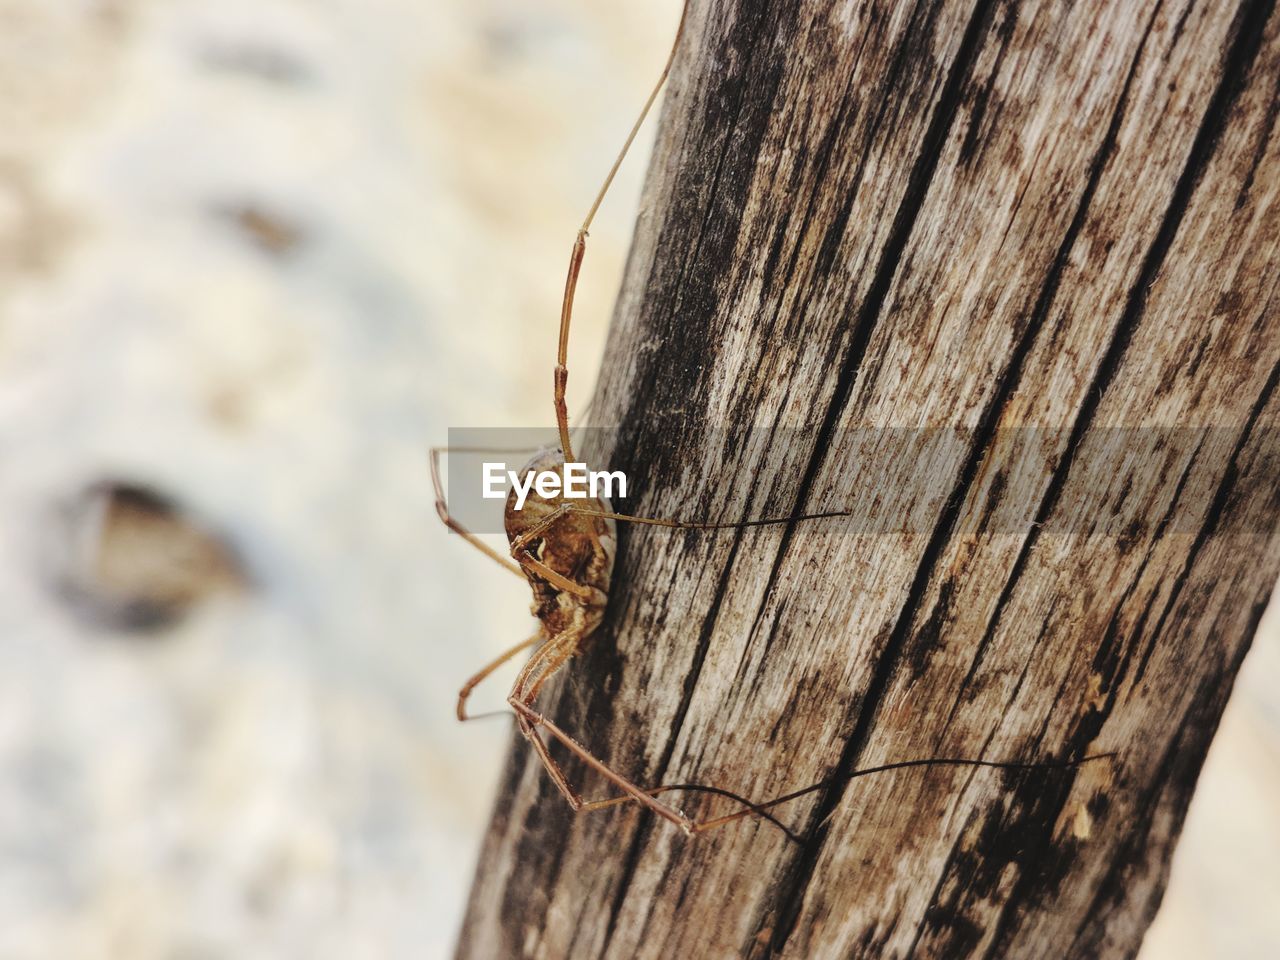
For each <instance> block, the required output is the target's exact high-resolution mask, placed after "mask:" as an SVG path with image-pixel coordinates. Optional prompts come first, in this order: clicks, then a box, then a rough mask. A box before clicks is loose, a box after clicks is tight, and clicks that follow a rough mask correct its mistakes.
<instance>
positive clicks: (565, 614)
mask: <svg viewBox="0 0 1280 960" xmlns="http://www.w3.org/2000/svg"><path fill="white" fill-rule="evenodd" d="M686 12H687V11H686ZM685 15H686V14H685V13H681V16H680V25H679V27H678V28H677V30H676V37H675V42H674V43H673V44H672V47H671V52H670V54H669V55H668V56H667V61H666V64H665V65H664V66H663V68H662V73H661V75H660V76H659V77H658V82H657V83H656V84H654V87H653V90H652V91H651V92H650V93H649V97H648V99H647V100H646V101H645V103H644V107H643V108H642V109H641V110H640V115H639V117H637V118H636V122H635V123H634V125H633V126H632V127H631V132H630V133H629V134H628V135H627V139H626V142H625V143H624V144H623V145H622V149H621V151H619V153H618V156H617V158H616V159H615V160H614V162H613V166H612V167H611V168H610V170H609V174H608V176H606V177H605V180H604V183H603V185H602V186H601V187H600V190H599V192H598V193H597V194H596V198H595V201H594V202H593V203H592V204H591V209H590V210H589V211H588V212H587V216H586V219H585V220H583V222H582V226H581V227H580V228H579V229H578V235H577V237H576V239H575V240H574V242H573V251H572V253H571V254H570V257H569V272H568V276H567V278H566V280H565V288H564V300H563V302H562V305H561V310H560V340H559V349H558V353H557V357H556V367H555V379H554V404H555V412H556V426H557V428H558V430H559V434H560V446H559V448H551V449H546V450H542V451H540V452H539V453H538V454H536V455H535V456H534V458H533V459H532V460H530V461H529V462H528V463H527V464H526V465H525V466H524V467H523V468H522V470H521V477H522V478H527V476H528V474H529V473H530V472H543V471H547V470H554V471H558V472H561V473H563V471H564V465H565V463H566V462H574V459H573V446H572V442H571V440H570V436H569V413H568V408H567V406H566V403H565V385H566V384H567V382H568V379H569V370H568V366H567V362H568V350H569V322H570V319H571V316H572V313H573V300H574V293H575V291H576V289H577V285H578V274H579V272H580V271H581V269H582V258H583V255H584V254H585V253H586V248H587V232H588V231H589V230H590V228H591V222H592V220H594V219H595V215H596V212H597V211H598V210H599V209H600V204H601V203H602V202H603V201H604V198H605V195H606V194H607V193H608V192H609V187H610V186H611V185H612V184H613V179H614V177H615V176H616V175H617V172H618V168H619V167H620V166H621V165H622V161H623V159H624V158H625V157H626V155H627V152H628V151H629V150H630V149H631V144H632V142H633V141H634V140H635V137H636V134H637V133H638V132H639V130H640V126H641V125H642V124H643V123H644V120H645V117H647V116H648V114H649V110H650V108H651V107H652V106H653V103H654V101H655V100H656V99H657V97H658V93H659V91H660V90H661V89H662V86H663V84H664V83H665V82H666V79H667V76H668V74H669V73H670V72H671V65H672V63H673V62H674V60H675V55H676V51H677V49H678V48H679V45H680V39H681V37H682V35H683V33H684V23H685ZM446 452H448V451H447V449H445V448H441V447H434V448H432V450H431V481H432V485H433V486H434V488H435V496H436V512H437V513H439V515H440V519H441V520H442V521H444V523H445V525H446V526H447V527H448V528H449V529H450V530H452V531H453V532H454V533H457V534H458V535H460V536H461V537H463V538H464V539H465V540H466V541H467V542H468V543H470V544H471V545H472V546H474V547H475V548H476V549H478V550H480V551H481V552H482V553H484V554H485V555H486V556H488V557H490V558H491V559H493V560H494V561H496V562H497V563H498V564H500V565H501V566H503V567H505V568H507V569H508V570H510V571H511V572H512V573H514V574H516V575H517V576H521V577H524V578H525V579H527V580H528V581H529V585H530V586H531V587H532V589H533V613H534V615H535V616H536V617H537V618H538V620H539V628H538V631H537V633H535V634H534V635H533V636H532V637H530V638H529V639H527V640H524V641H522V642H521V643H518V644H516V645H515V646H514V647H512V648H511V649H510V650H507V651H506V652H505V653H503V654H502V655H501V656H499V657H498V658H497V659H496V660H494V661H493V662H492V663H489V664H488V665H486V666H485V667H484V668H483V669H481V670H480V671H479V672H478V673H476V674H475V676H473V677H472V678H471V679H470V680H468V681H467V682H466V684H465V685H464V686H463V687H462V689H461V691H459V693H458V708H457V713H458V719H459V720H461V721H466V720H469V719H474V718H473V717H469V716H468V715H467V712H466V703H467V698H468V697H469V696H470V695H471V691H472V690H473V689H475V687H476V686H477V684H479V683H480V682H481V681H482V680H484V679H485V678H486V677H488V676H489V675H490V674H491V673H493V671H494V670H496V669H497V668H498V667H500V666H502V665H503V664H504V663H506V662H507V661H509V660H511V659H512V658H513V657H515V656H516V655H518V654H519V653H521V652H522V651H524V650H527V649H529V648H530V647H532V646H534V645H535V644H538V643H539V641H542V643H541V645H540V646H538V647H537V649H536V650H535V651H534V652H533V655H532V656H530V658H529V660H528V662H527V663H525V665H524V667H523V668H522V669H521V670H520V673H519V675H518V676H517V677H516V681H515V684H514V686H512V688H511V693H510V695H509V696H508V697H507V703H508V704H509V705H510V706H511V709H512V710H513V711H515V717H516V722H517V723H518V725H519V727H520V732H521V733H522V734H523V735H524V736H525V738H526V739H527V740H528V741H529V742H530V744H532V745H533V749H534V751H535V752H536V753H537V754H538V757H539V759H540V760H541V761H542V765H543V766H544V767H545V768H546V771H547V773H548V774H549V775H550V777H551V779H552V781H553V782H554V783H555V785H556V787H558V788H559V790H560V792H561V793H562V794H563V795H564V797H565V799H566V800H567V801H568V802H569V806H570V807H572V808H573V809H574V810H575V811H586V810H600V809H603V808H605V807H611V806H614V805H615V804H619V803H626V802H631V801H634V802H636V803H639V804H641V805H642V806H645V807H647V808H649V809H650V810H652V811H653V812H654V813H656V814H658V815H659V816H661V817H663V818H665V819H667V820H669V821H671V822H672V823H674V824H676V825H677V826H679V827H680V828H681V829H682V830H684V832H685V833H687V834H695V833H702V832H704V831H707V830H711V829H713V828H715V827H719V826H723V825H724V824H727V823H732V822H734V821H736V820H739V819H742V818H744V817H748V816H758V817H761V818H762V819H764V820H767V821H768V822H770V823H772V824H773V825H774V826H776V827H778V828H779V829H781V830H782V831H783V832H784V833H786V835H787V836H788V837H789V838H790V839H791V840H793V841H797V842H799V841H800V839H801V838H800V837H799V836H797V834H795V833H794V832H793V831H792V830H790V829H788V828H787V827H786V826H785V825H784V824H782V823H781V822H780V821H779V820H777V819H776V818H775V817H774V816H773V815H772V814H770V813H769V811H770V810H771V809H772V808H774V807H776V806H778V805H780V804H784V803H787V802H789V801H791V800H796V799H798V798H800V797H803V796H806V795H808V794H810V793H814V792H816V791H818V790H821V789H823V788H824V787H826V786H828V785H830V784H832V783H834V782H835V781H836V780H839V779H852V778H853V777H860V776H865V775H867V774H872V773H880V772H883V771H888V770H898V769H902V768H905V767H919V766H930V765H933V766H938V765H949V766H969V767H996V768H1002V769H1015V770H1017V769H1023V770H1025V769H1046V768H1053V769H1062V768H1067V767H1074V766H1078V765H1079V764H1082V763H1087V762H1089V761H1091V760H1101V759H1104V758H1108V757H1112V756H1114V754H1112V753H1103V754H1095V755H1093V756H1088V757H1082V758H1080V759H1078V760H1067V761H1059V762H1054V761H1037V762H1010V761H994V760H970V759H952V758H941V757H937V758H929V759H919V760H904V761H900V762H897V763H887V764H883V765H880V766H875V767H867V768H863V769H861V770H854V771H850V772H848V773H844V774H840V775H838V776H837V777H834V778H831V779H828V780H824V781H822V782H820V783H816V784H813V785H811V786H808V787H805V788H803V789H800V790H796V791H793V792H791V793H788V794H784V795H783V796H780V797H775V798H774V799H772V800H768V801H766V802H764V803H752V802H751V801H750V800H747V799H746V798H744V797H742V796H739V795H738V794H736V793H733V792H731V791H729V790H724V789H721V788H719V787H710V786H704V785H700V784H666V785H663V786H660V787H653V788H648V789H645V788H643V787H640V786H638V785H637V784H635V783H633V782H632V781H631V780H629V779H627V778H626V777H624V776H622V775H621V774H619V773H618V772H617V771H615V770H614V769H612V768H611V767H610V766H609V765H608V764H606V763H604V761H602V760H600V759H598V758H597V757H595V756H594V755H593V754H592V753H591V752H590V751H588V750H587V748H586V747H584V746H582V744H580V743H578V741H576V740H575V739H573V737H571V736H569V734H567V733H565V731H564V730H562V729H561V728H560V727H559V726H557V725H556V724H555V723H554V722H553V721H552V720H550V719H548V718H547V717H545V716H543V715H542V714H541V713H539V712H538V711H537V710H535V709H534V706H533V705H534V701H535V700H536V699H537V696H538V693H539V692H540V691H541V689H542V687H543V685H544V684H545V683H546V682H547V681H548V680H549V679H551V677H552V676H553V675H554V674H555V673H557V672H558V671H559V670H560V669H561V668H562V667H564V666H565V664H566V663H567V662H568V661H569V660H570V659H571V658H572V657H573V656H574V655H575V654H577V653H578V652H579V651H580V650H581V649H582V646H583V644H584V642H585V641H586V640H587V638H588V637H590V636H591V634H592V633H593V632H595V630H596V629H597V628H598V627H599V626H600V624H601V623H602V622H603V620H604V613H605V607H606V605H607V604H608V600H609V583H610V579H611V577H612V574H613V560H614V552H615V549H616V544H617V521H619V520H624V521H627V522H629V523H640V524H648V525H651V526H659V527H674V528H677V529H682V530H721V529H732V528H740V527H752V526H763V525H766V524H776V523H792V522H796V521H801V520H814V519H821V518H829V517H846V516H849V515H850V514H849V513H847V512H844V511H837V512H830V513H813V514H795V515H792V516H788V517H777V518H770V519H764V520H748V521H742V522H738V523H690V522H686V521H679V520H661V519H657V518H654V517H635V516H628V515H625V514H620V513H615V512H614V511H613V509H612V505H611V504H610V503H609V502H608V501H607V500H605V499H603V498H597V499H594V500H592V499H588V500H586V501H578V502H575V503H571V502H569V501H567V500H566V499H565V498H564V497H562V496H554V497H549V498H548V497H542V496H540V495H539V494H537V493H536V492H530V494H529V497H528V500H527V501H526V503H525V506H524V509H523V510H517V509H515V506H514V497H515V492H514V491H513V492H512V494H511V495H510V496H509V497H508V499H507V503H506V509H505V512H504V521H505V524H504V525H505V527H506V533H507V539H508V541H509V543H510V546H511V557H510V558H507V557H504V556H503V555H502V554H500V553H498V551H496V550H494V549H492V548H491V547H490V546H489V545H488V544H486V543H485V542H484V541H482V540H481V539H480V538H479V537H477V536H476V535H475V534H473V533H471V531H469V530H467V529H466V528H465V527H463V526H462V524H460V523H458V521H457V520H455V519H454V518H453V517H451V516H450V515H449V509H448V506H447V504H446V502H445V496H444V487H443V484H442V483H441V480H440V454H441V453H446ZM584 503H585V504H589V505H584ZM513 561H514V562H513ZM539 729H541V730H545V731H546V732H547V734H548V735H550V736H551V737H552V738H553V739H555V740H558V741H559V742H560V743H561V744H563V745H564V747H565V748H566V749H568V750H569V752H570V753H572V754H574V755H575V756H577V757H578V758H579V759H581V760H582V762H583V763H585V764H586V765H587V766H588V767H590V768H591V769H593V770H595V771H597V772H598V773H599V774H601V775H602V776H603V777H604V778H605V779H607V780H609V781H610V782H611V783H613V784H614V785H615V786H616V787H618V788H619V789H620V790H621V791H622V794H621V795H620V796H616V797H610V798H607V799H603V800H583V799H582V797H581V796H580V795H579V794H578V792H577V791H576V790H574V788H573V787H572V786H570V785H569V782H568V780H567V779H566V778H565V775H564V772H563V770H561V768H560V765H559V764H558V763H557V762H556V761H555V760H554V759H553V758H552V756H551V753H550V750H549V749H548V745H547V742H546V741H545V740H544V739H543V738H542V736H541V735H539V733H538V731H539ZM672 791H684V792H700V793H708V794H714V795H716V796H721V797H727V798H729V799H731V800H734V801H736V802H737V803H738V804H740V805H741V806H740V808H739V809H737V810H735V811H734V812H732V813H729V814H725V815H723V816H719V817H715V818H713V819H708V820H693V819H691V818H689V817H687V816H685V814H684V813H683V812H681V811H680V810H679V809H678V808H676V807H673V806H671V805H670V804H668V803H665V802H663V801H662V800H660V799H658V798H659V797H660V796H661V795H662V794H664V793H667V792H672Z"/></svg>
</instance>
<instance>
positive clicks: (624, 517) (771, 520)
mask: <svg viewBox="0 0 1280 960" xmlns="http://www.w3.org/2000/svg"><path fill="white" fill-rule="evenodd" d="M568 512H569V513H577V514H582V515H585V516H592V517H608V518H609V519H610V520H621V521H623V522H624V523H643V524H646V525H647V526H652V527H676V528H678V529H681V530H736V529H738V528H740V527H765V526H774V525H776V524H780V523H797V522H799V521H801V520H831V519H835V518H838V517H852V516H853V515H854V512H853V511H852V510H831V511H828V512H825V513H797V514H792V515H791V516H786V517H765V518H764V519H761V520H734V521H731V522H726V523H698V522H696V521H692V520H660V519H657V518H655V517H633V516H630V515H628V514H625V513H608V512H606V511H604V510H592V509H591V508H590V507H579V506H577V505H574V506H572V507H571V508H570V509H569V510H568Z"/></svg>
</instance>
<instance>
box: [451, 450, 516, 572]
mask: <svg viewBox="0 0 1280 960" xmlns="http://www.w3.org/2000/svg"><path fill="white" fill-rule="evenodd" d="M448 452H449V451H448V448H447V447H432V448H431V485H432V486H433V487H434V488H435V492H436V513H438V514H439V515H440V519H441V520H442V521H443V522H444V525H445V526H446V527H448V528H449V529H450V530H452V531H453V532H454V533H456V534H458V535H459V536H460V537H462V539H464V540H466V541H467V543H469V544H471V545H472V546H473V547H475V548H476V549H477V550H479V551H480V552H481V553H483V554H484V555H485V556H486V557H488V558H489V559H491V560H493V561H494V562H496V563H497V564H498V565H499V566H501V567H505V568H506V569H507V570H510V571H511V572H512V573H514V574H515V575H516V576H518V577H523V576H524V571H523V570H521V569H520V567H519V566H517V565H516V564H514V563H512V562H511V561H510V560H508V559H507V558H506V557H504V556H503V555H502V554H500V553H499V552H498V551H497V550H495V549H493V547H491V546H489V545H488V544H487V543H485V542H484V541H483V540H481V539H480V538H479V537H477V536H476V535H475V534H474V533H472V532H471V531H470V530H468V529H467V528H466V527H464V526H463V525H462V524H460V523H459V522H458V521H457V520H455V519H453V517H451V516H449V505H448V504H447V503H446V502H445V499H444V484H442V483H441V482H440V454H441V453H448Z"/></svg>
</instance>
